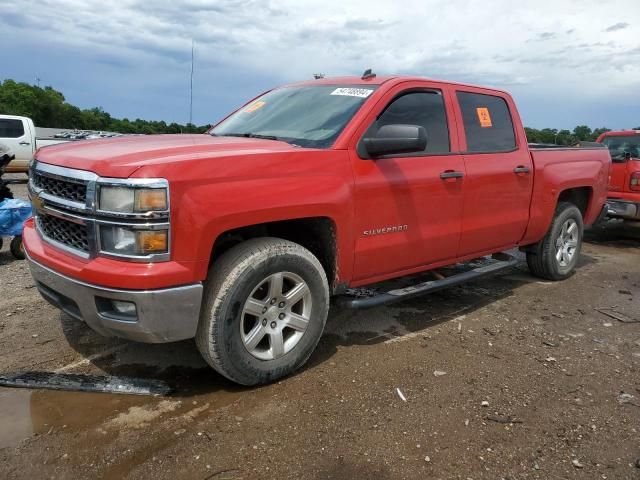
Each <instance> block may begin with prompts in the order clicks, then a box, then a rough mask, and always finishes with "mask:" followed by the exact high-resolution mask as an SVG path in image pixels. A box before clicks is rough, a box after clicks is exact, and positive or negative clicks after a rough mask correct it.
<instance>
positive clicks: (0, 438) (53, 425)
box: [0, 388, 157, 448]
mask: <svg viewBox="0 0 640 480" xmlns="http://www.w3.org/2000/svg"><path fill="white" fill-rule="evenodd" d="M145 403H152V404H153V403H157V400H151V401H150V400H149V399H148V398H141V397H135V396H122V395H109V394H103V393H82V392H59V391H47V390H27V389H17V388H16V389H11V388H0V426H1V428H0V448H4V447H12V446H15V445H17V444H18V443H20V442H21V441H22V440H24V439H26V438H29V437H30V436H32V435H34V434H47V433H52V432H53V431H57V430H61V429H63V430H64V431H66V432H70V431H74V430H84V429H86V428H88V427H91V426H95V425H99V424H101V423H102V422H103V421H104V420H105V419H107V418H109V417H113V416H115V415H117V414H119V413H120V412H122V411H124V410H127V409H128V408H130V407H134V406H139V405H143V404H145Z"/></svg>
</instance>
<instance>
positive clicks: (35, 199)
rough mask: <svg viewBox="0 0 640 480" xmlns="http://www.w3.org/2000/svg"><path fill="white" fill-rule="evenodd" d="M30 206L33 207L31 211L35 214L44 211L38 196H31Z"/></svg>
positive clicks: (42, 202)
mask: <svg viewBox="0 0 640 480" xmlns="http://www.w3.org/2000/svg"><path fill="white" fill-rule="evenodd" d="M31 205H32V206H33V209H34V210H35V211H37V212H39V211H41V210H43V209H44V201H43V200H42V198H40V195H33V196H32V197H31Z"/></svg>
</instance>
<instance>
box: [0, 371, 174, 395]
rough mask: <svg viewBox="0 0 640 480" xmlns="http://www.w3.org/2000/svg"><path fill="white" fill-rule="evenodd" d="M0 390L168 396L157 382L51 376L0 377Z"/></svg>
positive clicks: (135, 379)
mask: <svg viewBox="0 0 640 480" xmlns="http://www.w3.org/2000/svg"><path fill="white" fill-rule="evenodd" d="M0 386H3V387H16V388H43V389H48V390H71V391H78V392H100V393H121V394H128V395H167V394H168V393H170V392H171V388H170V387H169V386H168V385H167V384H166V383H165V382H163V381H161V380H154V379H148V378H131V377H112V376H98V375H81V374H70V373H51V372H22V373H15V374H5V375H0Z"/></svg>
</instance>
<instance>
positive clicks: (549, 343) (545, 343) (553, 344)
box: [542, 340, 558, 347]
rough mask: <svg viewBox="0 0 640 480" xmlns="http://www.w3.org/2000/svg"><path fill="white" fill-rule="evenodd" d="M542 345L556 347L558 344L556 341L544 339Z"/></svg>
mask: <svg viewBox="0 0 640 480" xmlns="http://www.w3.org/2000/svg"><path fill="white" fill-rule="evenodd" d="M542 344H543V345H546V346H547V347H557V346H558V344H557V343H553V342H549V341H546V340H545V341H544V342H542Z"/></svg>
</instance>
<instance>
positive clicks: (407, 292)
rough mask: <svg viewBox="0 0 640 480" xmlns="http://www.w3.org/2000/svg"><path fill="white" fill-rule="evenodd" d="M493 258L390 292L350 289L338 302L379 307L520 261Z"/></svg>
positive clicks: (507, 256) (498, 256)
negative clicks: (487, 261) (472, 266)
mask: <svg viewBox="0 0 640 480" xmlns="http://www.w3.org/2000/svg"><path fill="white" fill-rule="evenodd" d="M493 259H494V260H496V261H493V262H492V263H489V264H488V265H483V266H480V267H477V268H474V269H472V270H467V271H466V272H462V273H457V274H455V275H451V276H449V277H443V278H438V279H436V280H429V281H426V282H421V283H418V284H416V285H411V286H408V287H404V288H398V289H395V290H389V291H388V292H380V293H378V292H369V296H362V294H358V290H357V289H354V290H351V292H353V294H351V295H350V291H349V290H347V292H346V295H343V296H341V297H340V298H339V300H338V304H339V305H341V306H344V307H348V308H370V307H377V306H378V305H383V304H387V303H392V302H398V301H401V300H406V299H407V298H411V297H415V296H418V295H424V294H427V293H432V292H435V291H437V290H442V289H443V288H448V287H453V286H455V285H460V284H461V283H466V282H469V281H471V280H476V279H478V278H481V277H484V276H487V275H491V274H493V273H496V272H499V271H501V270H506V269H507V268H511V267H514V266H516V265H517V264H518V263H519V262H520V261H519V260H518V259H517V258H515V257H512V256H511V255H508V254H506V253H500V254H497V255H494V256H493ZM354 295H355V296H354Z"/></svg>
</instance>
